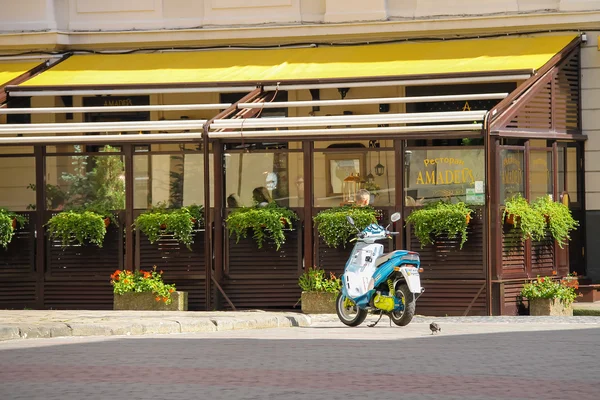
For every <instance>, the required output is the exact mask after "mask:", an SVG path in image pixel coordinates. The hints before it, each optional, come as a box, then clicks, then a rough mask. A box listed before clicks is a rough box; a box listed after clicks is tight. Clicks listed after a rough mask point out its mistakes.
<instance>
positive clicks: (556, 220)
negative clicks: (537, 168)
mask: <svg viewBox="0 0 600 400" xmlns="http://www.w3.org/2000/svg"><path fill="white" fill-rule="evenodd" d="M531 206H532V208H533V209H535V210H536V211H538V212H539V213H540V214H542V215H543V216H544V218H545V220H546V223H547V226H548V230H549V231H550V233H551V234H552V237H553V238H554V239H555V240H556V241H557V242H558V245H559V246H560V248H561V249H562V248H563V246H564V245H565V244H566V243H567V242H568V241H569V240H571V237H570V236H569V233H570V232H571V231H572V230H574V229H576V228H577V227H578V226H579V223H578V222H577V221H575V220H574V219H573V216H572V215H571V210H569V207H567V206H565V205H564V204H562V203H560V202H556V201H552V200H551V199H550V196H542V197H540V198H538V199H537V200H536V201H535V202H533V204H532V205H531Z"/></svg>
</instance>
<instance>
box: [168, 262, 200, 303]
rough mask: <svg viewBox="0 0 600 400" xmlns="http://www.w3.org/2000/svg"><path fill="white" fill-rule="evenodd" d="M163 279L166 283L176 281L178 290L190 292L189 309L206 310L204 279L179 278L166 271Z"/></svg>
mask: <svg viewBox="0 0 600 400" xmlns="http://www.w3.org/2000/svg"><path fill="white" fill-rule="evenodd" d="M163 280H164V281H165V282H166V283H174V284H175V288H176V289H177V290H178V291H180V292H187V293H188V310H189V311H206V297H205V293H206V290H205V285H204V282H205V280H204V279H177V278H175V277H173V276H172V275H171V274H169V273H168V272H166V271H165V273H164V275H163Z"/></svg>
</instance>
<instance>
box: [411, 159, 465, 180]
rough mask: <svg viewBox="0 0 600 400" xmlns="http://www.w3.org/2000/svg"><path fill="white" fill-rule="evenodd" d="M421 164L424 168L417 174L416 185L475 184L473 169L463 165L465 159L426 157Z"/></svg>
mask: <svg viewBox="0 0 600 400" xmlns="http://www.w3.org/2000/svg"><path fill="white" fill-rule="evenodd" d="M423 164H424V167H425V168H424V169H422V170H419V172H418V174H417V181H416V184H417V185H452V184H465V183H466V184H469V185H473V184H475V175H474V174H473V169H471V168H469V167H467V166H465V161H464V160H463V159H461V158H454V157H436V158H427V159H425V160H423ZM436 166H441V167H443V168H436ZM432 167H433V168H432Z"/></svg>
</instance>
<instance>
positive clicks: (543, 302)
mask: <svg viewBox="0 0 600 400" xmlns="http://www.w3.org/2000/svg"><path fill="white" fill-rule="evenodd" d="M529 315H533V316H540V315H553V316H573V305H572V304H571V305H569V306H568V307H565V306H564V304H563V303H562V302H561V301H560V300H557V299H531V300H529Z"/></svg>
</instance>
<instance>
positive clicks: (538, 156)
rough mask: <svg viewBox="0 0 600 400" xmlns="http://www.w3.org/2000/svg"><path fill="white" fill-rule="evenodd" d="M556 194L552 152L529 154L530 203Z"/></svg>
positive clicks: (531, 152)
mask: <svg viewBox="0 0 600 400" xmlns="http://www.w3.org/2000/svg"><path fill="white" fill-rule="evenodd" d="M553 193H554V177H553V168H552V151H551V150H530V152H529V201H531V202H533V201H535V200H537V199H538V198H540V197H543V196H547V195H550V196H552V195H553Z"/></svg>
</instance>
